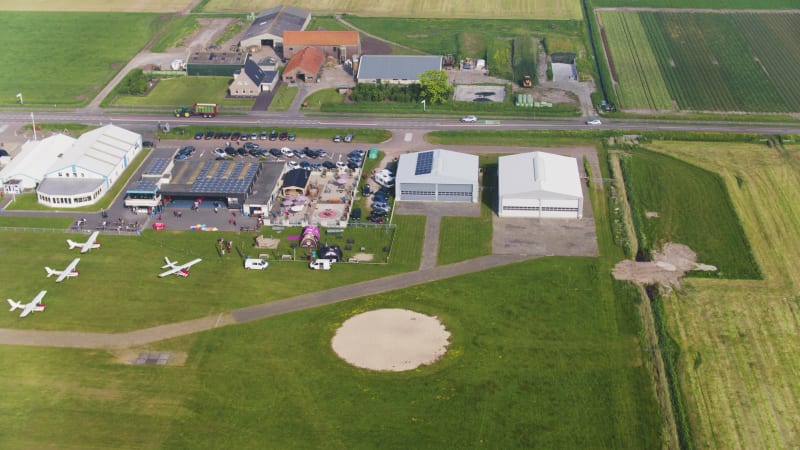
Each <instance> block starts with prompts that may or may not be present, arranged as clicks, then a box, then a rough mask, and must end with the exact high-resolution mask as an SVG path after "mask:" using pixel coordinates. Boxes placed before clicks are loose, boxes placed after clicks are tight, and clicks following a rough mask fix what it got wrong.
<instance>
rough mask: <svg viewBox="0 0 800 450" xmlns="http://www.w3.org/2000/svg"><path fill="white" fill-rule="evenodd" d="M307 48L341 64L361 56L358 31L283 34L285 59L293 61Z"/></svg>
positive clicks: (290, 32)
mask: <svg viewBox="0 0 800 450" xmlns="http://www.w3.org/2000/svg"><path fill="white" fill-rule="evenodd" d="M306 47H314V48H316V49H317V50H319V51H321V52H322V54H323V55H325V57H327V58H333V59H335V60H336V61H338V62H339V63H340V64H341V63H343V62H344V61H345V60H347V59H348V58H351V57H353V56H357V55H359V54H361V38H360V37H359V34H358V32H357V31H286V32H284V33H283V57H284V58H286V59H291V57H292V56H294V54H295V53H297V52H299V51H300V50H302V49H304V48H306Z"/></svg>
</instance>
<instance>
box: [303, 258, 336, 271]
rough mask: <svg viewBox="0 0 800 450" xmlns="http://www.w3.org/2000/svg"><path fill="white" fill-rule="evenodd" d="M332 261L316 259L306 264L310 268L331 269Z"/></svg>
mask: <svg viewBox="0 0 800 450" xmlns="http://www.w3.org/2000/svg"><path fill="white" fill-rule="evenodd" d="M332 264H333V261H332V260H330V259H318V260H316V261H313V262H311V263H309V264H308V267H309V268H310V269H314V270H331V265H332Z"/></svg>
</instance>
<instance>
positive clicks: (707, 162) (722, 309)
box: [649, 142, 800, 449]
mask: <svg viewBox="0 0 800 450" xmlns="http://www.w3.org/2000/svg"><path fill="white" fill-rule="evenodd" d="M649 148H651V149H653V150H655V151H658V152H663V153H665V154H668V155H671V156H674V157H677V158H680V159H682V160H685V161H687V162H689V163H691V164H696V165H697V166H699V167H702V168H704V169H705V170H709V171H713V172H715V173H718V174H719V176H720V177H721V179H722V180H723V182H724V184H725V186H726V188H727V190H728V192H729V193H730V198H731V201H732V204H733V205H734V207H735V209H736V213H737V214H738V216H739V217H740V218H741V223H742V226H743V228H744V232H745V235H746V237H747V240H748V241H749V242H750V245H751V247H752V251H753V253H754V255H755V259H756V260H757V261H758V264H759V267H760V268H761V272H762V274H763V277H764V280H763V281H741V280H708V279H696V278H693V279H687V280H684V283H683V284H684V289H683V290H681V291H680V292H678V293H676V295H674V296H672V297H668V298H667V299H666V300H665V310H666V313H667V318H668V323H669V328H670V332H671V335H672V337H673V338H674V339H675V340H676V341H677V342H678V345H679V346H680V347H681V348H682V352H681V357H680V359H681V361H680V363H681V364H680V368H681V384H682V386H683V388H684V394H685V396H686V400H687V402H686V404H687V405H688V410H689V413H690V418H691V425H692V432H693V435H694V438H695V441H696V442H695V447H697V448H712V449H730V448H792V447H794V446H796V445H797V443H798V442H800V429H798V425H797V424H798V423H800V401H799V400H798V399H800V381H798V378H797V373H798V372H800V360H798V359H797V358H795V353H796V349H797V348H798V345H800V342H798V337H797V329H798V328H800V302H799V301H798V298H800V267H799V266H798V264H800V235H798V233H797V230H798V229H800V206H798V203H797V202H796V201H795V198H796V197H797V193H798V192H800V175H799V174H800V146H798V145H794V146H791V147H786V148H780V147H776V148H769V147H767V146H761V145H755V144H733V143H727V144H710V143H694V144H692V145H687V144H686V143H667V142H658V143H653V144H651V145H649ZM694 195H698V196H700V195H705V192H696V193H695V194H694Z"/></svg>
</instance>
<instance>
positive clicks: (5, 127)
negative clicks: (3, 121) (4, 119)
mask: <svg viewBox="0 0 800 450" xmlns="http://www.w3.org/2000/svg"><path fill="white" fill-rule="evenodd" d="M7 129H8V125H3V126H2V127H0V133H2V132H4V131H6V130H7Z"/></svg>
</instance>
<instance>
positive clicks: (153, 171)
mask: <svg viewBox="0 0 800 450" xmlns="http://www.w3.org/2000/svg"><path fill="white" fill-rule="evenodd" d="M169 161H170V160H169V158H156V159H154V160H153V162H151V163H150V166H148V167H147V169H146V170H145V171H144V175H161V174H163V173H164V170H166V169H167V165H168V164H169Z"/></svg>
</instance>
